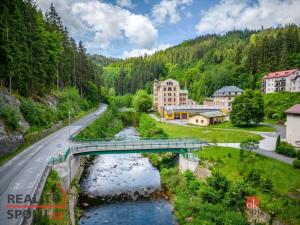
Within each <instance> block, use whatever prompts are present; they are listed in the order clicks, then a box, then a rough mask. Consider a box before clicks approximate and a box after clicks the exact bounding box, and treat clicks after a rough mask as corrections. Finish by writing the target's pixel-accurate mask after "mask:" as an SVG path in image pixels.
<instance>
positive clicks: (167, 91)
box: [153, 79, 194, 114]
mask: <svg viewBox="0 0 300 225" xmlns="http://www.w3.org/2000/svg"><path fill="white" fill-rule="evenodd" d="M191 103H193V104H194V101H192V100H191V99H189V92H188V90H181V89H180V86H179V83H178V81H176V80H173V79H167V80H164V81H158V80H155V81H154V83H153V109H154V110H155V111H158V112H159V113H161V114H162V110H163V107H165V106H180V105H189V104H191Z"/></svg>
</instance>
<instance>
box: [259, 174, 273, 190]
mask: <svg viewBox="0 0 300 225" xmlns="http://www.w3.org/2000/svg"><path fill="white" fill-rule="evenodd" d="M261 187H262V189H263V192H265V193H267V192H270V191H272V189H273V183H272V180H271V179H270V178H269V177H267V178H266V179H265V180H263V181H262V183H261Z"/></svg>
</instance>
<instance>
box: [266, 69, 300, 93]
mask: <svg viewBox="0 0 300 225" xmlns="http://www.w3.org/2000/svg"><path fill="white" fill-rule="evenodd" d="M261 91H262V92H264V93H273V92H280V91H286V92H300V70H299V69H292V70H284V71H277V72H272V73H269V74H267V75H265V76H264V77H263V78H262V79H261Z"/></svg>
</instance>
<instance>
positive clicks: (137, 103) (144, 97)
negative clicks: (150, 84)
mask: <svg viewBox="0 0 300 225" xmlns="http://www.w3.org/2000/svg"><path fill="white" fill-rule="evenodd" d="M133 107H134V108H135V110H136V111H137V112H147V111H148V110H149V109H151V107H152V98H151V97H150V95H148V94H147V92H146V91H145V90H138V91H137V93H136V95H135V96H134V98H133Z"/></svg>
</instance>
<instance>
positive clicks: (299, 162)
mask: <svg viewBox="0 0 300 225" xmlns="http://www.w3.org/2000/svg"><path fill="white" fill-rule="evenodd" d="M293 167H294V168H296V169H300V159H295V160H294V161H293Z"/></svg>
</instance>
